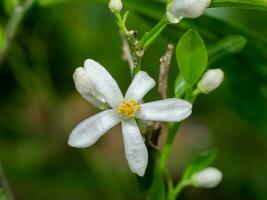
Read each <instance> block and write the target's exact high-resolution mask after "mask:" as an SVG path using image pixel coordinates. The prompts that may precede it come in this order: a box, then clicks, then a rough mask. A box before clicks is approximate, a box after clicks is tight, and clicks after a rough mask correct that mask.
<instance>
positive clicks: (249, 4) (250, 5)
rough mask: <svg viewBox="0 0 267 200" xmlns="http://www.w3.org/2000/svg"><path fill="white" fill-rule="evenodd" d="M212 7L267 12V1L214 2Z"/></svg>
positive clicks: (215, 0) (221, 0)
mask: <svg viewBox="0 0 267 200" xmlns="http://www.w3.org/2000/svg"><path fill="white" fill-rule="evenodd" d="M211 7H231V8H246V9H259V10H267V1H266V0H213V1H212V4H211Z"/></svg>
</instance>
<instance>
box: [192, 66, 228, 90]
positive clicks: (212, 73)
mask: <svg viewBox="0 0 267 200" xmlns="http://www.w3.org/2000/svg"><path fill="white" fill-rule="evenodd" d="M223 79H224V73H223V71H222V70H221V69H210V70H208V71H207V72H206V73H205V74H204V76H203V77H202V79H201V80H200V81H199V82H198V84H197V87H198V89H199V90H200V91H201V92H202V93H205V94H208V93H210V92H211V91H213V90H215V89H216V88H217V87H219V86H220V85H221V83H222V81H223Z"/></svg>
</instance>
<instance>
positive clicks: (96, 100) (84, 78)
mask: <svg viewBox="0 0 267 200" xmlns="http://www.w3.org/2000/svg"><path fill="white" fill-rule="evenodd" d="M73 79H74V83H75V87H76V89H77V91H78V92H79V93H80V94H81V95H82V97H83V98H84V99H86V100H87V101H89V102H90V103H91V104H92V105H93V106H95V107H96V108H99V109H101V110H103V109H105V108H107V107H108V105H107V104H105V99H104V97H102V96H101V95H100V94H97V93H96V91H95V89H94V87H93V85H92V83H91V82H90V79H89V76H88V72H87V71H86V70H85V69H84V68H83V67H78V68H77V69H76V70H75V72H74V74H73Z"/></svg>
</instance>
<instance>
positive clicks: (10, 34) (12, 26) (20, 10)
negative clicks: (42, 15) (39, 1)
mask: <svg viewBox="0 0 267 200" xmlns="http://www.w3.org/2000/svg"><path fill="white" fill-rule="evenodd" d="M33 2H34V0H27V1H25V3H24V4H22V5H21V4H19V5H17V6H16V7H15V9H14V11H13V13H12V15H11V18H10V20H9V21H8V23H7V25H6V31H5V41H4V42H5V44H4V47H3V48H2V49H1V50H0V65H1V64H2V63H3V62H4V60H5V58H6V56H7V55H8V53H9V50H10V47H11V45H12V42H13V40H14V38H15V36H16V34H17V31H18V28H19V26H20V23H21V22H22V20H23V18H24V16H25V14H26V13H27V11H28V10H29V8H30V7H31V6H32V4H33Z"/></svg>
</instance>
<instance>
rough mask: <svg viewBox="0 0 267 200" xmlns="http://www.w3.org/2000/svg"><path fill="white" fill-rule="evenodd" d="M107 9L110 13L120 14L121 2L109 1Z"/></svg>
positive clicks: (118, 0)
mask: <svg viewBox="0 0 267 200" xmlns="http://www.w3.org/2000/svg"><path fill="white" fill-rule="evenodd" d="M108 7H109V9H110V10H111V12H114V13H115V12H120V11H121V9H122V2H121V0H110V2H109V4H108Z"/></svg>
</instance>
